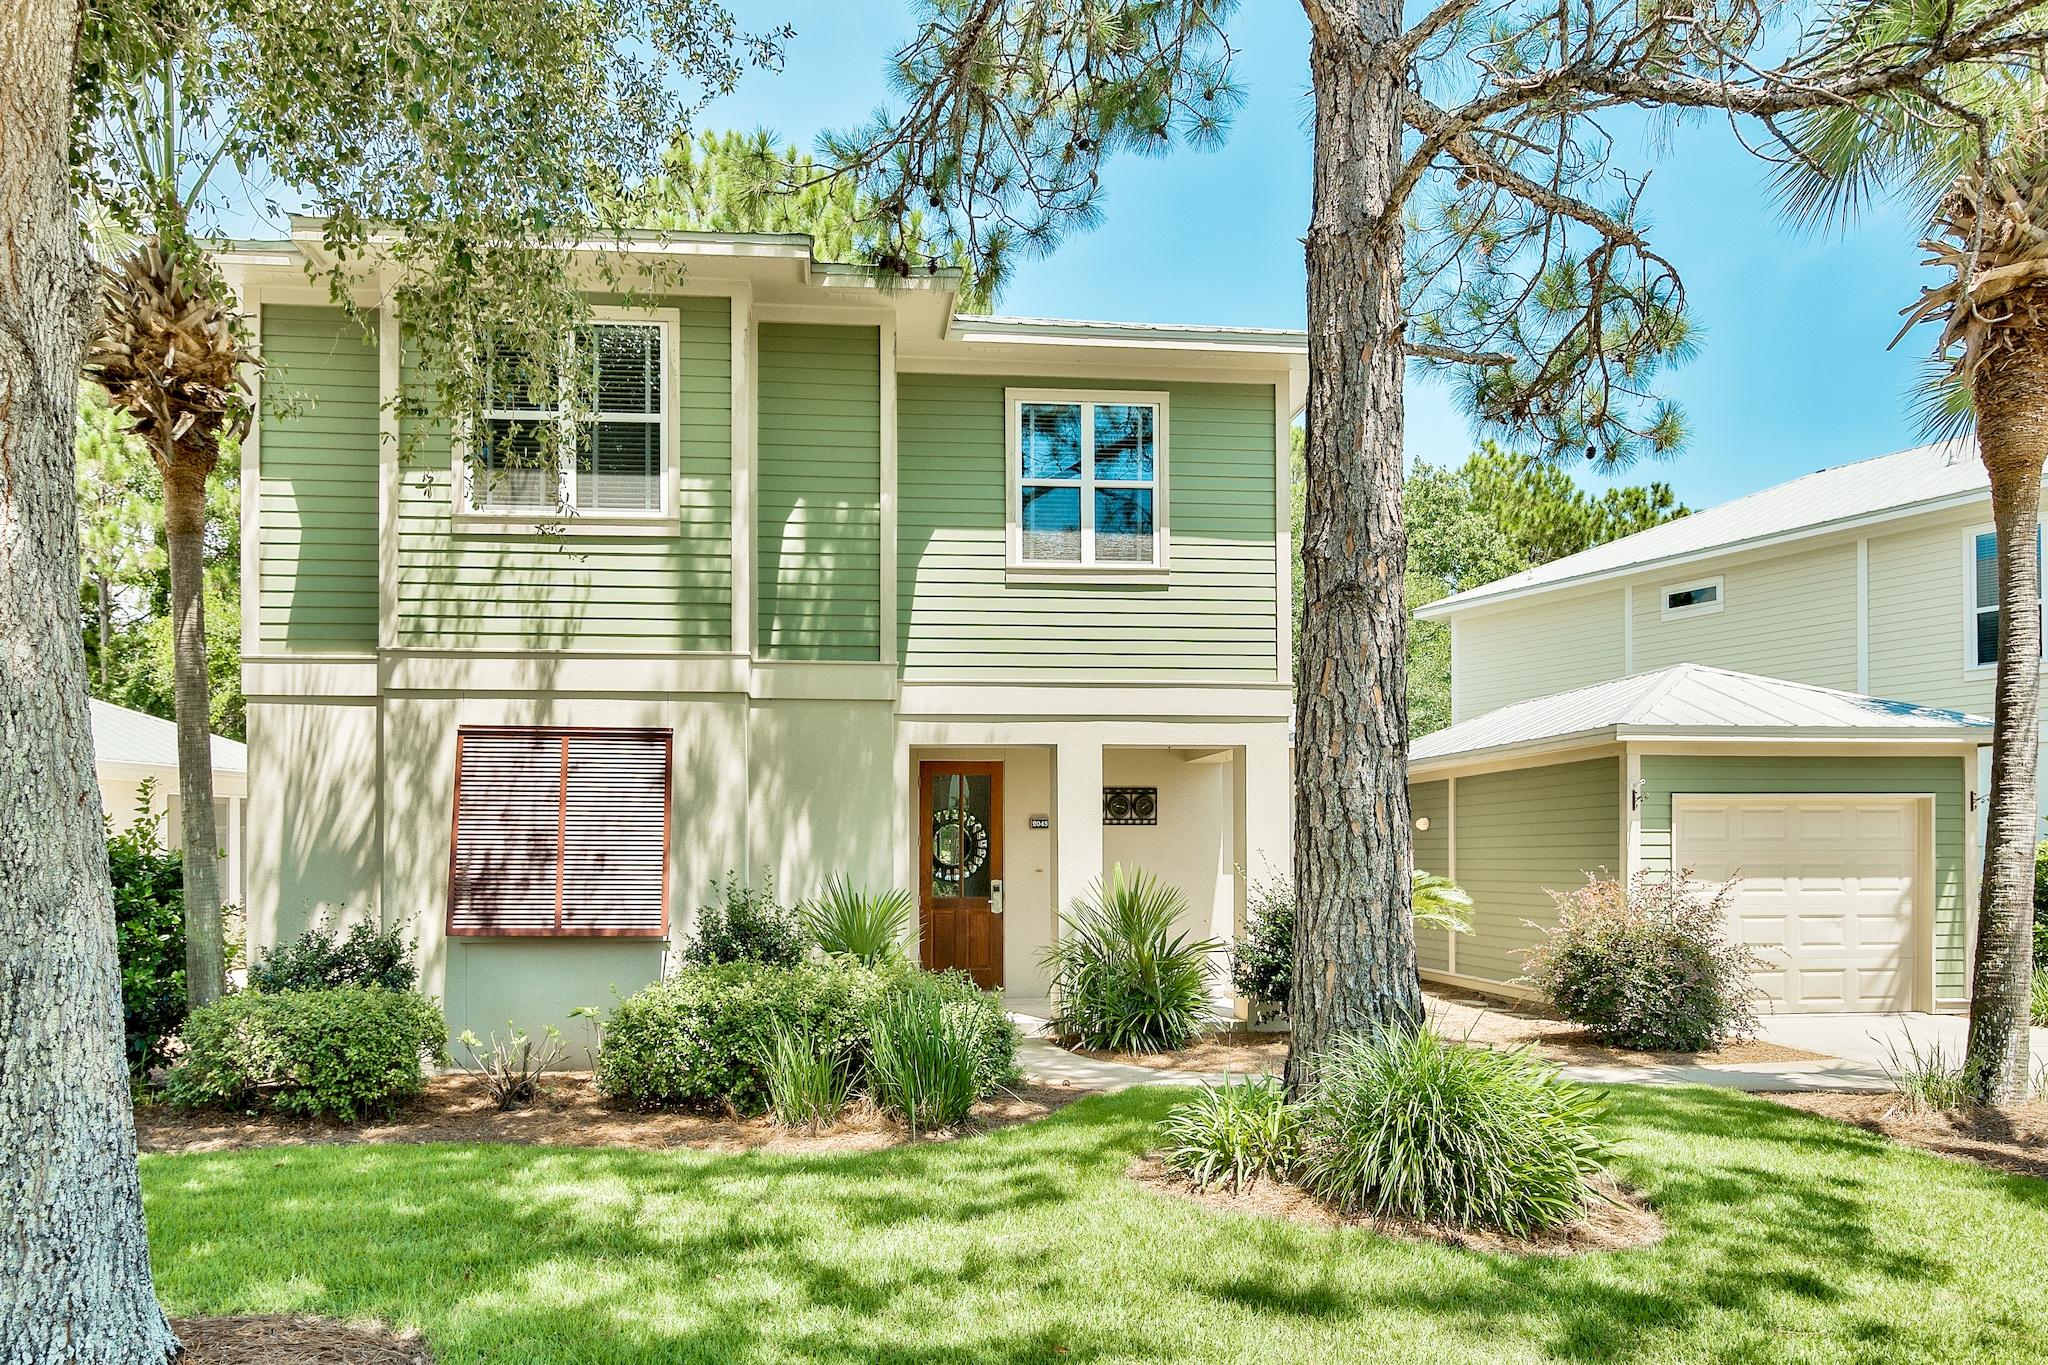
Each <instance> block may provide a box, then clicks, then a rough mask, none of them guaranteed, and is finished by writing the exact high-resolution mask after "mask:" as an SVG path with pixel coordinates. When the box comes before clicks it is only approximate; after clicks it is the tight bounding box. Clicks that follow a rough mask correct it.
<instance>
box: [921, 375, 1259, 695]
mask: <svg viewBox="0 0 2048 1365" xmlns="http://www.w3.org/2000/svg"><path fill="white" fill-rule="evenodd" d="M1012 387H1014V388H1027V387H1029V388H1060V389H1083V390H1085V389H1089V388H1124V389H1129V388H1147V389H1158V388H1162V387H1163V388H1164V389H1165V390H1166V391H1167V393H1168V395H1169V397H1168V411H1167V431H1166V438H1167V451H1168V459H1167V487H1168V496H1169V498H1170V499H1171V509H1170V515H1169V524H1170V527H1171V559H1170V563H1169V567H1170V569H1171V573H1170V576H1169V578H1170V581H1169V582H1167V583H1165V584H1144V585H1138V584H1120V583H1115V582H1098V583H1075V584H1041V583H1009V582H1006V581H1005V573H1004V563H1003V560H1004V528H1005V521H1006V518H1007V516H1008V508H1009V495H1008V487H1007V483H1006V480H1007V478H1008V461H1007V459H1006V457H1005V452H1004V449H1003V439H1004V437H1003V433H1004V412H1003V401H1004V400H1003V391H1004V389H1005V388H1012ZM1274 404H1275V397H1274V391H1273V389H1272V388H1271V387H1270V386H1261V385H1251V384H1168V385H1163V386H1162V385H1158V384H1150V383H1137V382H1130V383H1117V382H1109V381H1105V382H1103V383H1099V384H1076V383H1074V382H1073V381H1070V380H1057V379H1032V378H1021V377H1020V378H1001V377H995V378H990V377H982V376H969V375H931V374H905V375H903V376H901V378H900V380H899V381H898V385H897V413H898V431H899V437H898V450H897V468H898V478H897V487H898V493H897V498H898V505H899V507H900V509H901V511H900V531H899V539H898V543H897V555H898V573H897V602H896V610H897V620H898V629H899V639H900V641H901V648H902V657H903V673H904V676H905V677H912V678H922V679H943V678H989V677H1002V678H1010V679H1017V680H1020V681H1024V680H1042V681H1055V680H1105V681H1106V680H1111V679H1118V680H1121V679H1135V680H1147V681H1181V680H1185V681H1210V680H1214V681H1237V682H1270V681H1272V679H1273V677H1274V673H1275V669H1276V668H1277V659H1278V639H1277V634H1278V632H1277V629H1276V608H1275V603H1276V601H1277V596H1276V595H1277V592H1278V579H1277V576H1276V574H1275V572H1274V562H1273V561H1274V553H1273V551H1274V519H1275V510H1274V509H1275V497H1276V490H1275V486H1274V450H1273V440H1274Z"/></svg>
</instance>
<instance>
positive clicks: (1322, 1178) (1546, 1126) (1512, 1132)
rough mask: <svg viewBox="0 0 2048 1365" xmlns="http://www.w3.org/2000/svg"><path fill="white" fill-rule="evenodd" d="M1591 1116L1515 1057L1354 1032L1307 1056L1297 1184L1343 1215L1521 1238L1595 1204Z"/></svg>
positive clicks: (1588, 1107)
mask: <svg viewBox="0 0 2048 1365" xmlns="http://www.w3.org/2000/svg"><path fill="white" fill-rule="evenodd" d="M1602 1107H1603V1106H1602V1104H1601V1101H1600V1100H1599V1099H1598V1098H1597V1097H1596V1096H1595V1095H1594V1094H1593V1092H1592V1091H1590V1090H1587V1089H1585V1088H1583V1087H1581V1086H1577V1085H1573V1084H1571V1083H1569V1082H1567V1081H1564V1080H1562V1079H1561V1078H1560V1077H1559V1074H1558V1071H1557V1069H1556V1068H1555V1067H1550V1066H1545V1065H1543V1064H1542V1063H1540V1062H1538V1061H1536V1060H1535V1059H1534V1058H1532V1057H1531V1056H1529V1055H1528V1054H1527V1053H1525V1052H1521V1051H1495V1050H1493V1049H1490V1048H1483V1047H1464V1046H1460V1045H1458V1044H1456V1043H1447V1042H1445V1041H1444V1040H1443V1039H1442V1038H1440V1037H1438V1036H1437V1034H1436V1033H1435V1032H1434V1031H1433V1030H1432V1029H1430V1028H1428V1027H1421V1028H1412V1029H1389V1030H1386V1031H1383V1032H1381V1033H1379V1034H1377V1035H1375V1036H1373V1037H1370V1038H1366V1037H1359V1036H1356V1035H1353V1036H1350V1037H1346V1038H1342V1039H1340V1040H1339V1041H1338V1042H1337V1043H1336V1045H1335V1046H1333V1047H1332V1048H1331V1049H1330V1050H1329V1051H1328V1052H1326V1053H1324V1054H1323V1056H1322V1057H1321V1058H1319V1059H1318V1061H1317V1065H1316V1073H1315V1081H1314V1083H1313V1084H1312V1085H1311V1087H1310V1090H1309V1094H1308V1096H1307V1098H1306V1099H1305V1100H1304V1101H1303V1104H1302V1113H1301V1156H1300V1160H1299V1161H1298V1162H1297V1164H1296V1166H1295V1175H1294V1178H1295V1180H1296V1181H1297V1182H1298V1183H1299V1184H1300V1185H1301V1186H1302V1188H1304V1189H1306V1190H1307V1191H1308V1192H1309V1193H1311V1194H1313V1195H1315V1196H1317V1197H1318V1198H1320V1199H1322V1200H1324V1201H1326V1202H1328V1203H1330V1204H1332V1205H1335V1206H1336V1207H1337V1208H1340V1209H1342V1210H1344V1211H1345V1212H1347V1213H1358V1212H1366V1211H1370V1212H1372V1213H1375V1214H1378V1215H1381V1216H1389V1215H1391V1216H1397V1217H1406V1218H1416V1219H1421V1220H1424V1221H1428V1222H1433V1223H1448V1224H1451V1225H1453V1226H1457V1227H1486V1228H1494V1229H1498V1230H1500V1231H1503V1232H1507V1233H1510V1234H1513V1235H1517V1236H1526V1235H1528V1234H1530V1233H1533V1232H1537V1231H1541V1230H1543V1229H1547V1228H1557V1227H1563V1226H1565V1225H1567V1224H1569V1223H1572V1222H1574V1221H1576V1220H1577V1219H1578V1218H1579V1216H1580V1215H1581V1213H1582V1212H1583V1210H1584V1209H1585V1208H1586V1205H1587V1203H1588V1202H1589V1201H1590V1200H1591V1199H1592V1198H1593V1190H1592V1185H1591V1181H1592V1179H1593V1177H1594V1176H1595V1175H1596V1174H1598V1172H1599V1170H1600V1158H1601V1155H1602V1151H1603V1145H1602V1143H1601V1141H1600V1138H1599V1135H1598V1132H1597V1126H1596V1125H1597V1122H1598V1119H1599V1116H1600V1113H1601V1110H1602Z"/></svg>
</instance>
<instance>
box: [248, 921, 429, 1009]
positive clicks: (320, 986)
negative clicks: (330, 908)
mask: <svg viewBox="0 0 2048 1365" xmlns="http://www.w3.org/2000/svg"><path fill="white" fill-rule="evenodd" d="M412 951H413V945H412V940H411V939H409V938H407V937H406V936H405V934H404V932H403V931H402V930H401V929H399V928H398V926H396V925H393V926H392V927H391V928H389V929H385V928H380V927H379V926H377V925H375V924H371V923H369V922H368V921H367V920H358V921H356V922H355V923H354V924H351V925H350V926H349V928H348V933H347V934H346V935H343V934H340V933H337V932H336V931H335V928H334V926H333V925H332V924H316V925H314V926H313V927H312V928H310V929H308V930H306V932H305V933H303V934H300V935H299V936H298V937H297V938H295V939H293V940H292V941H291V942H290V943H280V944H278V945H277V946H276V947H275V948H272V949H271V950H270V952H269V953H268V954H266V955H265V956H264V957H263V959H262V960H261V961H259V962H257V963H255V964H254V965H253V966H251V967H250V968H249V988H250V989H251V990H258V991H263V992H266V993H268V994H272V995H275V994H277V993H279V992H282V991H320V990H331V989H333V988H334V987H337V986H374V987H376V988H377V989H379V990H386V991H409V990H411V989H412V988H413V986H414V984H415V983H416V982H417V981H418V979H419V973H418V971H417V969H416V968H415V967H414V966H413V960H412Z"/></svg>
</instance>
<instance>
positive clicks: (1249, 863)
mask: <svg viewBox="0 0 2048 1365" xmlns="http://www.w3.org/2000/svg"><path fill="white" fill-rule="evenodd" d="M1269 728H1270V729H1271V730H1272V733H1271V734H1259V735H1256V736H1255V737H1252V738H1248V739H1247V740H1246V742H1245V746H1244V748H1243V750H1242V751H1241V753H1242V760H1241V761H1240V763H1239V765H1238V772H1239V774H1240V780H1241V781H1242V782H1243V784H1244V786H1243V802H1244V817H1243V818H1244V825H1243V828H1242V829H1241V831H1240V833H1241V836H1242V838H1243V840H1244V842H1243V845H1242V853H1241V856H1240V858H1239V866H1241V867H1242V868H1243V869H1244V871H1243V873H1242V874H1241V875H1240V877H1239V878H1238V880H1239V883H1240V888H1239V895H1240V900H1239V910H1240V914H1239V918H1238V928H1239V929H1240V930H1242V929H1243V927H1244V919H1243V915H1242V909H1243V901H1242V894H1243V888H1242V884H1243V883H1244V882H1246V881H1271V880H1275V879H1282V878H1284V879H1287V880H1290V881H1291V880H1292V879H1293V877H1294V773H1293V770H1292V765H1290V764H1289V763H1288V761H1287V759H1288V754H1287V729H1286V727H1285V726H1280V725H1275V726H1271V727H1269Z"/></svg>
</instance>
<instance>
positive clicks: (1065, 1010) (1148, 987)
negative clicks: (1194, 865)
mask: <svg viewBox="0 0 2048 1365" xmlns="http://www.w3.org/2000/svg"><path fill="white" fill-rule="evenodd" d="M1186 905H1187V901H1186V898H1185V897H1184V896H1182V895H1181V893H1180V892H1179V890H1177V889H1176V888H1174V887H1171V886H1168V885H1166V884H1165V883H1164V882H1161V881H1160V880H1159V879H1158V878H1157V877H1154V876H1153V875H1151V874H1150V873H1148V872H1134V873H1132V874H1131V875H1130V876H1128V877H1126V876H1125V874H1124V870H1123V868H1122V866H1121V865H1119V866H1115V867H1112V868H1111V869H1110V875H1109V878H1108V879H1107V880H1106V881H1102V882H1097V883H1096V884H1095V886H1094V887H1093V888H1092V889H1091V891H1090V893H1089V894H1088V895H1087V896H1084V897H1082V898H1080V899H1078V900H1076V901H1075V902H1074V905H1073V908H1072V909H1071V910H1070V911H1068V912H1067V913H1066V914H1064V915H1062V916H1060V936H1059V942H1058V943H1056V944H1054V945H1053V946H1052V947H1051V948H1050V949H1048V950H1047V951H1046V953H1045V957H1044V962H1045V965H1046V967H1047V969H1048V970H1049V971H1050V973H1051V976H1052V987H1053V996H1054V1012H1053V1021H1052V1022H1053V1028H1054V1030H1055V1032H1057V1033H1058V1034H1059V1035H1060V1036H1061V1037H1064V1038H1071V1039H1075V1040H1077V1041H1078V1042H1079V1043H1080V1044H1081V1045H1082V1046H1083V1047H1093V1048H1104V1049H1107V1050H1110V1051H1115V1052H1150V1051H1172V1050H1173V1049H1175V1048H1179V1047H1185V1046H1186V1045H1187V1044H1188V1043H1189V1042H1191V1041H1192V1040H1193V1039H1194V1038H1195V1037H1196V1036H1197V1035H1198V1034H1199V1033H1200V1032H1201V1031H1202V1026H1203V1025H1204V1024H1205V1023H1207V1022H1208V1020H1209V1016H1210V1004H1209V989H1208V988H1209V954H1210V953H1212V952H1215V951H1217V950H1218V949H1219V948H1221V947H1222V945H1221V944H1220V943H1217V942H1215V941H1213V940H1209V939H1203V940H1199V941H1196V940H1190V939H1189V938H1188V936H1187V935H1186V934H1184V933H1179V932H1177V931H1176V930H1175V928H1174V920H1175V919H1176V918H1178V916H1179V915H1180V913H1181V911H1182V910H1183V909H1185V908H1186Z"/></svg>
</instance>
